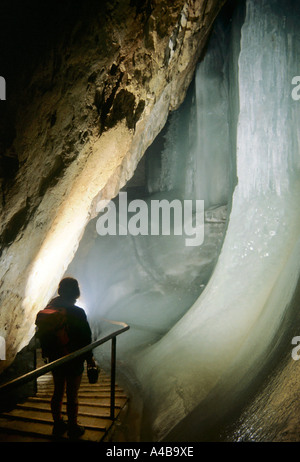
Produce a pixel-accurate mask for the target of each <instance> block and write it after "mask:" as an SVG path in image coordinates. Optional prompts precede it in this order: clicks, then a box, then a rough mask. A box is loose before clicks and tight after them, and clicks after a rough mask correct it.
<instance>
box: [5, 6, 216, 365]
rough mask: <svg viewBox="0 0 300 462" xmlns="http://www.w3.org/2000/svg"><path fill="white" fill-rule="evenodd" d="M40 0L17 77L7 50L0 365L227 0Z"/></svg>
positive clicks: (139, 150) (127, 168) (169, 104)
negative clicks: (2, 346) (2, 351)
mask: <svg viewBox="0 0 300 462" xmlns="http://www.w3.org/2000/svg"><path fill="white" fill-rule="evenodd" d="M42 3H43V4H44V9H43V8H42V7H40V8H41V9H40V11H39V10H36V9H34V8H33V9H32V10H29V13H28V12H27V14H28V15H29V14H31V13H32V11H34V13H35V15H33V16H34V17H33V19H32V21H33V23H32V24H33V26H32V30H31V34H32V37H31V41H30V40H28V41H27V42H26V44H27V48H26V47H25V46H24V49H22V48H21V50H20V49H18V52H19V55H17V56H16V57H17V58H18V59H19V60H20V62H18V63H17V65H16V67H15V73H16V74H15V73H13V71H12V69H13V66H12V63H11V62H9V59H11V56H12V55H11V52H12V49H10V54H9V53H7V56H5V57H6V63H7V67H6V68H4V69H6V71H7V73H6V75H5V76H4V77H5V78H6V82H7V101H5V102H1V104H5V105H6V106H5V107H4V106H3V111H4V112H3V114H2V117H1V124H0V125H1V131H0V137H1V140H0V149H1V168H0V174H1V193H2V210H1V221H0V223H1V263H0V273H1V285H0V305H1V311H0V335H1V336H2V337H4V338H5V339H6V346H7V350H6V351H7V360H6V361H2V362H1V367H2V368H3V367H4V366H5V365H6V366H7V365H8V364H9V363H10V362H11V361H12V359H13V358H14V357H15V355H16V353H17V352H18V351H19V350H20V349H21V348H22V347H23V346H24V345H26V344H27V343H28V341H29V339H30V338H31V335H32V333H33V328H34V319H35V315H36V312H37V310H39V309H40V308H41V307H42V306H43V305H44V304H45V303H46V301H47V300H48V298H49V297H50V296H51V295H52V294H53V292H54V291H55V289H56V286H57V284H58V282H59V279H60V278H61V276H62V275H63V274H64V271H65V269H66V268H67V266H68V264H69V263H70V261H71V260H72V258H73V255H74V253H75V251H76V249H77V246H78V243H79V241H80V238H81V236H82V233H83V231H84V228H85V226H86V224H87V223H88V222H89V220H90V219H91V218H92V217H94V216H95V214H96V213H97V203H98V201H99V199H110V198H112V197H114V196H115V195H116V194H117V193H118V191H119V189H120V188H121V187H122V186H123V185H124V184H125V183H126V182H127V181H128V180H129V179H130V177H131V176H132V175H133V173H134V170H135V167H136V165H137V163H138V161H139V160H140V158H141V157H142V156H143V154H144V152H145V150H146V149H147V147H148V146H149V145H150V144H151V142H152V141H153V139H154V138H155V136H156V135H157V133H159V131H160V130H161V129H162V127H163V126H164V124H165V121H166V119H167V116H168V113H169V111H171V110H174V109H176V108H178V106H179V105H180V103H181V102H182V101H183V99H184V96H185V93H186V90H187V87H188V85H189V83H190V81H191V79H192V76H193V73H194V70H195V65H196V63H197V61H198V59H199V56H200V54H201V52H202V50H203V48H204V45H205V43H206V40H207V38H208V34H209V31H210V28H211V26H212V23H213V21H214V19H215V17H216V15H217V13H218V11H219V10H220V8H221V6H222V4H223V3H224V0H173V1H167V2H166V1H165V0H156V1H151V0H144V1H143V0H124V1H122V2H119V1H117V0H115V1H109V2H104V1H103V2H95V1H88V2H86V1H85V2H76V7H75V6H74V3H72V2H55V1H53V2H51V3H50V2H42ZM62 3H63V6H62ZM77 3H78V4H77ZM30 5H31V7H32V6H33V7H35V8H37V9H38V6H37V5H35V2H34V1H31V2H30V1H28V2H25V7H26V8H27V7H28V6H30ZM45 5H46V6H47V7H49V11H48V10H47V8H46V7H45ZM25 7H24V8H25ZM8 8H9V7H8ZM24 11H25V10H24ZM26 11H27V10H26ZM38 14H40V16H38ZM47 15H48V16H49V17H48V21H47V20H46V19H47ZM8 16H9V15H8ZM20 16H21V13H20V12H19V16H18V20H19V22H20V23H21V24H22V21H21V19H20ZM45 18H46V19H45ZM53 19H55V22H52V20H53ZM25 20H26V18H25V19H24V21H25ZM12 21H13V20H12ZM34 21H35V22H34ZM20 23H18V24H17V26H18V28H19V30H20ZM46 26H47V27H46ZM50 26H51V27H50ZM7 27H8V26H7ZM24 30H25V33H26V30H27V29H24ZM21 31H22V28H21ZM27 33H28V34H30V32H29V27H28V32H27ZM34 34H36V35H34ZM47 38H48V39H49V40H48V41H47ZM25 39H26V36H25V38H24V40H25ZM19 42H20V43H21V39H20V40H19ZM19 42H18V41H15V42H14V44H15V46H17V45H18V44H19ZM30 46H32V48H31V49H30ZM25 48H26V50H25ZM36 50H37V52H36ZM22 53H23V55H22ZM24 53H25V57H24ZM21 55H22V56H21ZM31 55H32V56H31ZM29 57H30V59H29ZM1 73H3V72H2V71H1ZM9 88H10V91H9Z"/></svg>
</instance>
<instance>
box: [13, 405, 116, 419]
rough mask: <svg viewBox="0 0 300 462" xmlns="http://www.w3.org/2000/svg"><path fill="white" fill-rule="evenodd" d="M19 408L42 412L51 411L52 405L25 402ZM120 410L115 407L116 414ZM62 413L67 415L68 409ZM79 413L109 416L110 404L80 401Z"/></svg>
mask: <svg viewBox="0 0 300 462" xmlns="http://www.w3.org/2000/svg"><path fill="white" fill-rule="evenodd" d="M16 407H17V408H18V409H23V410H39V411H41V412H49V410H50V405H49V402H34V401H32V402H25V403H22V404H18V405H17V406H16ZM119 412H120V408H116V409H115V416H117V415H118V414H119ZM62 414H63V415H66V414H67V411H66V410H64V409H63V410H62ZM78 415H79V416H81V415H85V416H90V417H102V418H103V417H104V418H106V417H109V416H110V407H109V406H97V405H95V406H84V405H82V404H80V403H79V409H78Z"/></svg>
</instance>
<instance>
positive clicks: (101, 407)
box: [0, 370, 128, 442]
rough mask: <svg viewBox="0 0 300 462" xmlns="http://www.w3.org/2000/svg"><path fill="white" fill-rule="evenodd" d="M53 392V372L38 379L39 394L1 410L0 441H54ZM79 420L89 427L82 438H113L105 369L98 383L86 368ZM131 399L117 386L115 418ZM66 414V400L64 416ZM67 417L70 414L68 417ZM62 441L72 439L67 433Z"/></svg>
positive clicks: (95, 440)
mask: <svg viewBox="0 0 300 462" xmlns="http://www.w3.org/2000/svg"><path fill="white" fill-rule="evenodd" d="M52 392H53V381H52V374H51V373H48V374H45V375H43V376H41V377H39V378H38V379H37V394H36V395H35V396H32V397H29V398H27V399H26V400H25V401H24V402H22V403H19V404H17V405H16V407H15V408H14V409H12V410H10V411H9V412H2V413H0V442H35V441H36V442H51V441H57V438H54V437H53V436H52V429H53V420H52V415H51V411H50V400H51V397H52ZM78 398H79V412H78V423H79V425H83V426H84V427H85V433H84V435H83V436H82V437H80V439H79V441H82V442H100V441H109V435H110V433H111V430H112V427H113V425H114V421H113V420H112V419H111V418H110V378H109V377H108V376H107V375H106V374H105V373H104V372H103V371H102V370H101V372H100V374H99V379H98V382H97V383H96V384H90V383H89V382H88V379H87V374H86V370H85V371H84V374H83V376H82V382H81V386H80V390H79V395H78ZM127 401H128V398H127V396H126V395H125V393H124V391H123V390H122V389H121V388H119V387H118V386H116V388H115V418H117V417H118V415H119V414H120V412H121V411H122V409H123V408H124V407H125V405H126V403H127ZM64 415H65V416H66V402H65V401H64V404H63V416H64ZM65 420H67V419H66V417H65ZM59 441H66V442H67V441H70V440H69V439H68V437H67V434H65V435H64V436H63V437H61V438H59Z"/></svg>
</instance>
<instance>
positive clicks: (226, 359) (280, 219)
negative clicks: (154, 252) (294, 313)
mask: <svg viewBox="0 0 300 462" xmlns="http://www.w3.org/2000/svg"><path fill="white" fill-rule="evenodd" d="M299 17H300V6H299V4H297V2H295V1H293V0H289V1H285V2H282V1H281V0H262V1H260V2H257V1H256V0H247V2H246V17H245V22H244V24H243V27H242V31H241V51H240V56H239V63H238V64H239V74H238V88H237V89H236V91H237V92H238V94H239V100H240V112H239V117H238V126H237V140H236V149H237V177H238V185H237V187H236V189H235V192H234V196H233V202H232V211H231V216H230V222H229V226H228V229H227V235H226V239H225V241H224V245H223V248H222V252H221V255H220V257H219V260H218V264H217V266H216V268H215V271H214V273H213V276H212V277H211V279H210V282H209V284H208V286H207V287H206V289H205V291H204V292H203V293H202V295H201V296H200V298H199V299H198V300H197V301H196V302H195V303H194V305H193V306H192V308H191V309H190V310H189V311H188V312H187V313H186V314H185V315H184V317H183V318H182V319H181V320H180V321H179V322H178V323H177V324H176V325H175V326H174V327H173V328H172V329H171V330H170V331H169V332H168V333H167V334H166V335H165V336H164V337H163V338H162V339H161V340H160V341H159V342H158V343H156V344H155V345H154V346H152V347H151V348H149V350H148V351H147V353H146V354H145V353H142V354H141V357H140V359H139V360H138V361H136V362H135V368H136V371H137V374H138V376H139V378H140V380H141V383H142V384H143V386H144V393H145V396H146V403H147V400H148V404H149V403H150V402H151V416H152V419H153V426H152V429H153V431H154V439H160V438H164V437H165V436H166V435H169V436H170V437H174V438H175V437H176V438H179V437H181V438H182V439H183V440H186V439H188V438H195V436H196V435H197V434H198V435H200V436H201V435H203V434H204V433H205V427H206V425H208V423H209V422H210V423H211V422H213V421H214V420H215V421H216V420H217V419H218V418H220V416H221V415H222V414H224V413H225V412H226V411H228V409H229V408H230V407H231V406H232V405H233V403H235V402H237V400H239V399H240V398H242V396H243V393H244V392H246V391H247V389H248V387H249V386H250V384H251V382H252V381H253V380H254V379H255V376H256V375H257V374H258V373H259V371H260V369H261V368H262V367H264V365H266V362H267V360H268V358H269V354H270V352H272V341H273V339H274V337H276V335H277V334H278V329H279V328H280V323H281V320H282V318H283V317H284V315H285V313H286V310H287V309H288V307H289V303H290V300H291V297H292V295H293V292H294V290H295V287H296V284H297V280H298V276H299V261H300V258H299V257H300V241H299V238H300V217H299V211H298V204H299V197H300V186H299V167H300V165H299V159H300V156H299V140H298V137H297V130H298V125H299V120H300V118H299V116H300V103H299V102H298V103H297V102H296V101H293V99H292V97H291V91H292V86H291V81H292V77H293V76H294V75H297V73H298V70H297V63H298V62H299V58H300V46H299V43H300V41H299V39H300V28H299V25H300V20H299ZM187 417H190V418H189V419H187ZM180 421H182V422H184V425H180Z"/></svg>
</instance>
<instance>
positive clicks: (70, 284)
mask: <svg viewBox="0 0 300 462" xmlns="http://www.w3.org/2000/svg"><path fill="white" fill-rule="evenodd" d="M58 295H60V296H61V297H62V298H64V299H66V300H70V301H75V300H77V298H79V297H80V289H79V285H78V281H77V280H76V279H74V278H70V277H67V278H64V279H62V280H61V281H60V283H59V286H58Z"/></svg>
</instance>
